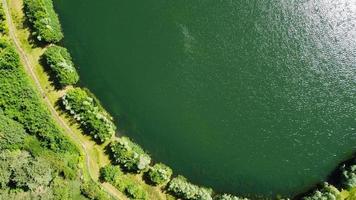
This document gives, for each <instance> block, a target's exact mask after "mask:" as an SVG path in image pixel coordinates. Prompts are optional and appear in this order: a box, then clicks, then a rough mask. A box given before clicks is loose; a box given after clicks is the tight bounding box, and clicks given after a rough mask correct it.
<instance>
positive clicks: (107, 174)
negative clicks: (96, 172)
mask: <svg viewBox="0 0 356 200" xmlns="http://www.w3.org/2000/svg"><path fill="white" fill-rule="evenodd" d="M121 175H123V173H122V171H121V170H120V168H119V167H116V166H113V165H106V166H105V167H102V168H101V169H100V180H102V181H105V182H109V183H115V181H116V180H117V179H118V178H119V177H120V176H121Z"/></svg>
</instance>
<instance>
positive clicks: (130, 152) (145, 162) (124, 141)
mask: <svg viewBox="0 0 356 200" xmlns="http://www.w3.org/2000/svg"><path fill="white" fill-rule="evenodd" d="M110 150H111V156H112V158H113V161H114V162H115V163H116V164H119V165H120V166H121V167H122V168H124V169H126V170H128V171H135V172H140V171H142V170H145V169H147V167H148V166H149V164H150V162H151V157H150V156H149V155H148V154H146V153H145V152H144V151H143V149H142V148H141V147H140V146H138V145H137V144H135V143H134V142H132V141H131V140H130V139H129V138H127V137H121V138H119V139H118V140H117V141H115V142H113V143H111V144H110Z"/></svg>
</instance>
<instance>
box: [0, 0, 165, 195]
mask: <svg viewBox="0 0 356 200" xmlns="http://www.w3.org/2000/svg"><path fill="white" fill-rule="evenodd" d="M3 1H4V2H5V1H6V0H3ZM10 15H11V14H10ZM15 38H16V36H15ZM14 41H15V43H16V40H14ZM17 45H18V46H19V47H20V46H21V45H20V44H17ZM20 49H21V47H20ZM20 53H21V52H20ZM21 54H23V55H26V52H24V51H23V52H22V53H21ZM23 55H22V57H24V58H25V59H24V60H27V57H26V56H23ZM25 62H28V63H27V64H26V65H28V66H33V65H32V64H29V63H30V62H29V61H25ZM29 69H30V70H31V71H32V68H29ZM31 74H33V77H32V78H33V79H34V80H36V81H35V82H36V85H37V88H39V90H40V91H41V94H42V93H43V94H45V96H44V97H45V98H44V99H45V101H46V103H48V104H47V105H50V106H52V104H53V101H51V100H50V97H48V96H47V95H46V93H47V92H46V91H45V90H44V89H43V88H42V86H41V83H40V81H39V80H38V79H37V78H36V72H33V71H32V72H31ZM70 87H72V86H70ZM88 90H89V89H88ZM65 91H66V90H64V91H63V92H65ZM89 91H90V90H89ZM62 95H63V94H62ZM99 103H100V102H99ZM49 108H50V110H51V112H52V111H53V112H55V113H57V112H58V111H57V110H58V109H55V108H54V107H53V106H52V107H49ZM65 115H66V116H67V114H65ZM58 116H59V115H58ZM59 117H60V116H59ZM61 123H62V122H61ZM66 123H67V122H64V121H63V124H64V128H65V129H67V128H68V129H69V130H71V128H70V127H69V126H66ZM63 124H62V125H63ZM62 125H61V127H63V126H62ZM69 132H71V131H69ZM81 132H83V131H81ZM119 136H120V137H121V134H119ZM85 138H86V139H88V138H89V137H85ZM113 138H114V139H113ZM113 138H111V139H110V140H109V143H110V142H111V141H113V140H116V136H115V135H114V136H113ZM106 144H107V143H106ZM83 145H84V144H83ZM95 145H98V144H94V146H95ZM103 146H104V148H105V146H106V145H103ZM83 148H86V147H85V145H84V146H83ZM88 160H89V159H88ZM88 160H87V163H89V162H90V161H88ZM163 194H165V192H163Z"/></svg>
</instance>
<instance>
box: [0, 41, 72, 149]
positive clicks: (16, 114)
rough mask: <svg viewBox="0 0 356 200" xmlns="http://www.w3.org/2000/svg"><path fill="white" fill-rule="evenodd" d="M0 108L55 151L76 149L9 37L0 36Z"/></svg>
mask: <svg viewBox="0 0 356 200" xmlns="http://www.w3.org/2000/svg"><path fill="white" fill-rule="evenodd" d="M0 77H1V79H0V109H1V110H2V111H3V113H4V115H6V116H8V117H9V118H11V119H15V120H16V121H17V122H19V123H20V124H22V125H23V127H24V128H25V130H27V132H28V133H30V134H32V135H35V136H37V137H38V139H39V140H40V141H41V144H42V145H43V146H46V147H48V148H50V149H52V150H54V151H56V152H60V151H61V152H68V151H74V149H75V147H74V146H73V145H72V144H71V143H70V142H68V140H67V139H66V138H65V137H64V135H63V133H62V132H61V131H60V129H59V128H58V127H57V125H56V124H55V122H54V121H53V119H52V118H51V117H49V116H50V114H49V112H48V111H47V110H46V108H45V107H44V106H43V105H42V104H41V103H40V100H39V98H38V95H37V93H36V92H35V90H34V89H33V88H32V87H31V86H30V83H29V80H28V78H27V76H26V74H25V72H24V70H23V68H22V66H21V64H20V60H19V56H18V54H17V53H16V51H15V50H14V48H13V47H12V45H11V44H10V43H9V42H8V41H7V40H6V39H3V38H2V39H0Z"/></svg>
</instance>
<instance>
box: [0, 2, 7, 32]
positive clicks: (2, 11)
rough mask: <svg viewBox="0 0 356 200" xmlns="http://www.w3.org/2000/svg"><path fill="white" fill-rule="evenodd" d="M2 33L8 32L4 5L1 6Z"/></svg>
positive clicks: (0, 29) (0, 21)
mask: <svg viewBox="0 0 356 200" xmlns="http://www.w3.org/2000/svg"><path fill="white" fill-rule="evenodd" d="M0 33H2V34H6V33H7V25H6V18H5V12H4V9H3V8H2V7H0Z"/></svg>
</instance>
